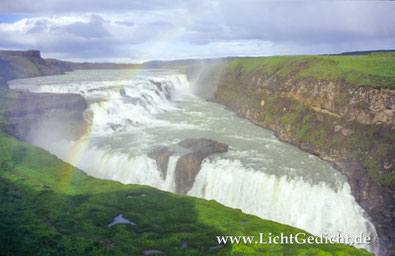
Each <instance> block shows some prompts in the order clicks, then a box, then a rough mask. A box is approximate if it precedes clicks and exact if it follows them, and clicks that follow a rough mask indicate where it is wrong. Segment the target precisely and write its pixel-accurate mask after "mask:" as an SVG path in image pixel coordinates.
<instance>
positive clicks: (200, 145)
mask: <svg viewBox="0 0 395 256" xmlns="http://www.w3.org/2000/svg"><path fill="white" fill-rule="evenodd" d="M227 151H228V145H226V144H224V143H220V142H217V141H215V140H210V139H206V138H200V139H185V140H182V141H181V142H179V143H178V144H177V145H173V146H170V147H161V148H158V149H154V150H153V151H152V152H150V153H149V154H148V156H149V157H150V158H152V159H154V160H155V161H156V164H157V166H158V168H159V169H160V170H161V172H162V174H163V176H164V178H166V174H167V166H168V162H169V158H170V156H172V155H181V156H180V158H179V159H178V161H177V165H176V170H175V183H176V193H178V194H186V193H187V192H188V191H189V190H190V189H191V188H192V186H193V183H194V182H195V178H196V176H197V174H198V173H199V171H200V168H201V165H202V161H203V160H204V159H205V158H206V157H208V156H209V155H211V154H216V153H224V152H227Z"/></svg>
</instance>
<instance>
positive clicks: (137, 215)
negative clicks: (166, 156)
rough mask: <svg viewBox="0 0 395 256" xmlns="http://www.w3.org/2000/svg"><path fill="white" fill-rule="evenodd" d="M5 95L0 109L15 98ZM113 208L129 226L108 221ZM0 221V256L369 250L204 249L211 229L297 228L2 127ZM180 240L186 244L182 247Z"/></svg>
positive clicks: (211, 239) (212, 236)
mask: <svg viewBox="0 0 395 256" xmlns="http://www.w3.org/2000/svg"><path fill="white" fill-rule="evenodd" d="M6 94H7V93H3V94H2V95H3V103H2V104H3V105H1V106H2V107H4V105H5V104H4V99H5V98H7V99H8V100H12V97H13V96H14V95H13V94H12V93H10V95H9V97H4V95H6ZM0 98H1V97H0ZM0 103H1V99H0ZM0 120H2V118H1V113H0ZM142 194H144V195H145V196H141V195H142ZM119 214H123V216H124V217H125V218H127V219H129V220H131V221H133V222H135V223H136V225H135V226H132V225H129V224H118V225H114V226H112V227H108V224H109V223H111V222H112V221H113V219H114V218H115V217H116V216H118V215H119ZM0 220H1V221H0V255H73V256H75V255H112V256H114V255H142V254H143V253H144V251H146V250H160V251H163V252H164V253H165V254H166V255H202V254H203V255H204V254H213V255H371V254H369V253H367V252H366V251H364V250H357V249H355V248H353V247H350V246H346V245H316V244H313V245H298V244H294V245H255V244H252V245H244V244H240V245H233V246H231V245H227V246H225V247H223V248H218V249H210V247H212V246H215V245H216V244H217V242H216V236H218V235H253V236H258V234H259V233H265V234H268V233H269V232H270V233H272V234H280V233H281V232H283V233H285V234H296V233H299V232H304V231H302V230H300V229H296V228H293V227H290V226H286V225H282V224H279V223H275V222H272V221H267V220H262V219H260V218H258V217H255V216H251V215H247V214H243V213H242V212H241V211H240V210H235V209H230V208H227V207H224V206H222V205H220V204H219V203H217V202H215V201H206V200H202V199H198V198H191V197H186V196H181V195H174V194H171V193H167V192H162V191H159V190H156V189H153V188H150V187H147V186H140V185H123V184H120V183H118V182H115V181H107V180H100V179H95V178H92V177H89V176H87V175H85V174H84V173H82V172H81V171H80V170H78V169H76V168H74V167H73V166H71V165H69V164H67V163H65V162H63V161H60V160H59V159H57V158H56V157H55V156H53V155H51V154H49V153H48V152H46V151H44V150H42V149H39V148H36V147H33V146H30V145H27V144H25V143H22V142H20V141H18V140H16V139H15V138H13V137H11V136H9V135H7V134H5V133H3V132H1V131H0ZM245 221H247V222H246V223H245ZM243 223H244V224H243ZM184 241H186V242H187V243H188V248H186V249H181V244H182V243H183V242H184Z"/></svg>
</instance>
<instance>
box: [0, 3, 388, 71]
mask: <svg viewBox="0 0 395 256" xmlns="http://www.w3.org/2000/svg"><path fill="white" fill-rule="evenodd" d="M394 13H395V1H368V0H367V1H332V0H326V1H325V0H311V1H298V0H287V1H285V0H284V1H281V0H277V1H272V0H237V1H236V0H168V1H165V0H162V1H159V0H128V1H122V0H79V1H71V0H35V1H32V0H1V1H0V38H1V40H0V49H18V50H22V49H37V50H41V52H42V55H43V56H44V57H47V58H59V59H63V60H71V61H94V62H103V61H110V62H120V63H126V62H129V63H130V62H132V63H133V62H134V63H135V62H142V61H147V60H168V59H186V58H213V57H224V56H271V55H295V54H325V53H339V52H345V51H357V50H372V49H395V15H394Z"/></svg>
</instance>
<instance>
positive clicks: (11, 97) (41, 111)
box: [0, 89, 89, 141]
mask: <svg viewBox="0 0 395 256" xmlns="http://www.w3.org/2000/svg"><path fill="white" fill-rule="evenodd" d="M0 101H1V102H5V103H6V105H7V106H6V107H4V108H1V113H0V114H1V115H2V117H3V118H2V120H0V130H2V131H4V132H6V133H8V134H10V135H12V136H14V137H17V138H18V139H20V140H23V141H28V140H29V136H30V135H31V132H32V131H33V130H34V129H38V128H40V127H41V128H45V129H43V130H46V133H47V135H49V133H53V132H54V130H56V132H58V133H60V132H61V133H62V136H65V137H66V138H68V139H76V138H79V137H81V136H82V135H83V134H84V133H85V131H86V129H87V127H88V125H89V122H88V121H87V119H86V118H85V117H84V112H85V110H86V109H87V103H86V102H85V99H84V98H83V97H82V96H80V95H77V94H50V93H28V92H15V91H11V90H8V89H0ZM44 126H45V127H44Z"/></svg>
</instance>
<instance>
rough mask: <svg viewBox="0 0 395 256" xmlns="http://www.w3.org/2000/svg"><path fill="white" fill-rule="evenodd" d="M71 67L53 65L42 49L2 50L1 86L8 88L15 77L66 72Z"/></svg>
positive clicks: (0, 59)
mask: <svg viewBox="0 0 395 256" xmlns="http://www.w3.org/2000/svg"><path fill="white" fill-rule="evenodd" d="M70 70H71V69H68V68H65V67H63V66H59V65H51V64H50V63H47V61H46V60H45V59H43V58H41V54H40V51H37V50H29V51H0V87H3V88H4V87H5V88H7V87H8V85H7V82H8V81H10V80H13V79H19V78H28V77H35V76H48V75H59V74H64V72H65V71H70Z"/></svg>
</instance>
